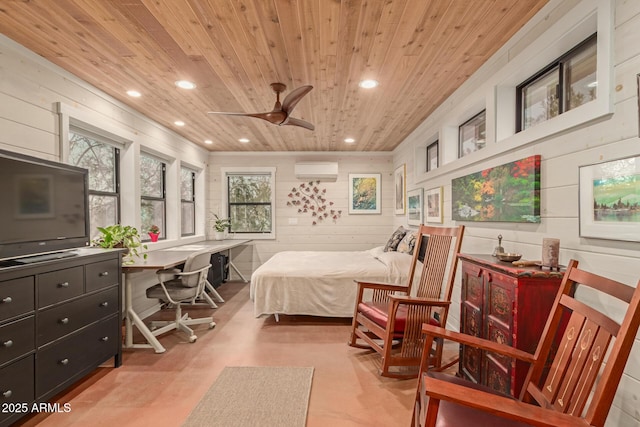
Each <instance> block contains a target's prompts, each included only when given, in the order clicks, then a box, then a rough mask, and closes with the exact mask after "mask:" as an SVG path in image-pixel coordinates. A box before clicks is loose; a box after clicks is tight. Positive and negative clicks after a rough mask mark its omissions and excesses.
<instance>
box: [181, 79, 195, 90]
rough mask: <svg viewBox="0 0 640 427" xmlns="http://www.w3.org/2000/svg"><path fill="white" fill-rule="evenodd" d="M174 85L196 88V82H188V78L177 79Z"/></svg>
mask: <svg viewBox="0 0 640 427" xmlns="http://www.w3.org/2000/svg"><path fill="white" fill-rule="evenodd" d="M176 86H178V87H179V88H180V89H195V88H196V84H195V83H193V82H190V81H189V80H178V81H177V82H176Z"/></svg>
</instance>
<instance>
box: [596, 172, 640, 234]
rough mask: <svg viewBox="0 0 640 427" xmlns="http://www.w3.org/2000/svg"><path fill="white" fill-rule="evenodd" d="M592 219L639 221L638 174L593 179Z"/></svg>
mask: <svg viewBox="0 0 640 427" xmlns="http://www.w3.org/2000/svg"><path fill="white" fill-rule="evenodd" d="M593 220H594V221H603V222H640V175H624V176H619V177H615V178H603V179H595V180H593Z"/></svg>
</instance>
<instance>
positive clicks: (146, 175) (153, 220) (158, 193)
mask: <svg viewBox="0 0 640 427" xmlns="http://www.w3.org/2000/svg"><path fill="white" fill-rule="evenodd" d="M165 174H166V165H165V164H164V163H163V162H162V161H161V160H158V159H156V158H155V157H151V156H149V155H147V154H144V153H143V154H140V194H141V200H140V216H141V222H140V223H141V225H142V229H141V230H140V234H141V235H142V236H146V234H147V231H148V230H149V228H150V227H151V226H152V225H157V226H158V228H159V229H160V237H161V238H166V235H167V230H166V227H165V202H166V200H165V197H166V192H165V179H166V177H165ZM145 240H146V239H145Z"/></svg>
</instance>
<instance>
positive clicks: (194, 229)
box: [180, 166, 196, 237]
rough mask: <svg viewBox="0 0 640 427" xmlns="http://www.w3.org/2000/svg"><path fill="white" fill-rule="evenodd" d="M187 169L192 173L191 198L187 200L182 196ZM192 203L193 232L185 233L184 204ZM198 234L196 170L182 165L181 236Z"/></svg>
mask: <svg viewBox="0 0 640 427" xmlns="http://www.w3.org/2000/svg"><path fill="white" fill-rule="evenodd" d="M183 169H184V170H187V171H189V172H190V173H191V200H186V199H183V198H182V170H183ZM185 203H186V204H190V205H192V206H193V209H192V211H193V215H192V218H191V222H192V225H193V233H185V232H184V230H182V220H183V218H182V212H183V210H182V206H183V204H185ZM195 234H196V171H195V170H193V169H191V168H188V167H186V166H180V236H181V237H187V236H194V235H195Z"/></svg>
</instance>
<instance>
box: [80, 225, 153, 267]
mask: <svg viewBox="0 0 640 427" xmlns="http://www.w3.org/2000/svg"><path fill="white" fill-rule="evenodd" d="M98 231H99V232H100V235H99V236H98V237H97V238H96V239H94V240H93V241H92V243H93V244H94V245H95V246H98V247H100V248H103V249H114V248H124V249H126V250H127V252H126V254H125V255H124V261H123V262H124V263H125V264H131V263H133V257H134V256H136V257H139V256H140V250H141V249H148V248H147V245H144V244H142V243H141V241H140V233H138V229H137V228H135V227H132V226H130V225H121V224H113V225H108V226H106V227H98ZM142 257H143V258H144V259H147V254H146V253H143V254H142Z"/></svg>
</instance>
